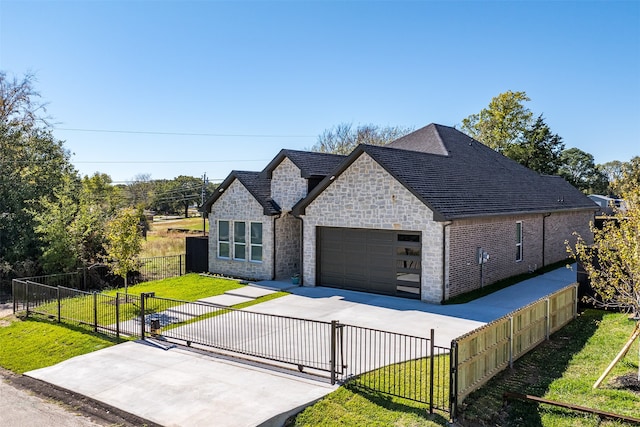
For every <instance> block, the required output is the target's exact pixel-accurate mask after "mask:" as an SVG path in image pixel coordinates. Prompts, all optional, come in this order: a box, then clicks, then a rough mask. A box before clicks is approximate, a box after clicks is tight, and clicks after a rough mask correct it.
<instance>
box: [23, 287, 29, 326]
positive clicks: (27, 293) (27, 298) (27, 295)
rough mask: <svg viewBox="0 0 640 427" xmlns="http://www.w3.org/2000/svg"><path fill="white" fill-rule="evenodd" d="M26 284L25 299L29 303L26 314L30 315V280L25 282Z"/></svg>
mask: <svg viewBox="0 0 640 427" xmlns="http://www.w3.org/2000/svg"><path fill="white" fill-rule="evenodd" d="M25 284H26V286H25V297H24V299H25V301H26V303H27V314H26V316H27V317H29V281H28V280H27V281H26V282H25Z"/></svg>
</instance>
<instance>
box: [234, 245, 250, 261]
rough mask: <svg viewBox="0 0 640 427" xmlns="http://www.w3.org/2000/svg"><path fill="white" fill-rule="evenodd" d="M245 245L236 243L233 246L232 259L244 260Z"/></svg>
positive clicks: (245, 255)
mask: <svg viewBox="0 0 640 427" xmlns="http://www.w3.org/2000/svg"><path fill="white" fill-rule="evenodd" d="M244 251H245V245H244V244H241V243H236V244H235V245H233V257H234V258H235V259H246V258H247V254H245V252H244Z"/></svg>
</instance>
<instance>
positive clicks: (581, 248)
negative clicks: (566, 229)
mask: <svg viewBox="0 0 640 427" xmlns="http://www.w3.org/2000/svg"><path fill="white" fill-rule="evenodd" d="M624 198H625V199H626V201H627V204H626V209H624V210H617V211H616V213H615V221H607V222H605V223H604V226H603V228H602V229H601V230H599V229H597V228H595V227H593V226H592V231H593V234H594V244H593V245H589V242H587V241H585V240H584V239H583V237H582V236H579V235H578V236H577V237H578V238H577V241H576V244H575V247H571V246H567V250H568V251H569V253H570V254H571V255H572V256H573V257H574V258H576V259H577V260H580V261H581V263H582V265H583V266H584V269H585V271H586V273H587V276H588V277H589V281H590V283H591V287H592V288H593V290H594V292H595V294H596V297H592V298H591V299H590V300H591V301H592V302H593V303H594V304H596V305H597V306H600V307H604V308H616V309H620V310H623V311H625V312H628V313H635V314H636V317H637V316H640V186H636V187H635V188H633V189H631V190H630V191H629V192H627V193H625V194H624ZM639 359H640V353H639ZM638 380H640V365H639V366H638Z"/></svg>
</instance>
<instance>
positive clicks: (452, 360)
mask: <svg viewBox="0 0 640 427" xmlns="http://www.w3.org/2000/svg"><path fill="white" fill-rule="evenodd" d="M457 410H458V343H457V342H456V340H453V341H451V350H450V352H449V416H450V417H451V420H450V421H451V423H453V422H454V421H455V419H456V412H457Z"/></svg>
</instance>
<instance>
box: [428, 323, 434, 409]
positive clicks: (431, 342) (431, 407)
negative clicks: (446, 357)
mask: <svg viewBox="0 0 640 427" xmlns="http://www.w3.org/2000/svg"><path fill="white" fill-rule="evenodd" d="M434 340H435V331H434V330H433V328H431V339H430V340H429V347H431V348H430V349H429V356H430V359H431V360H430V364H431V366H430V369H429V413H430V414H433V382H434V380H433V378H434V376H435V373H434V372H433V369H434V366H435V358H434V355H433V352H434V350H435V344H434V343H433V341H434Z"/></svg>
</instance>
